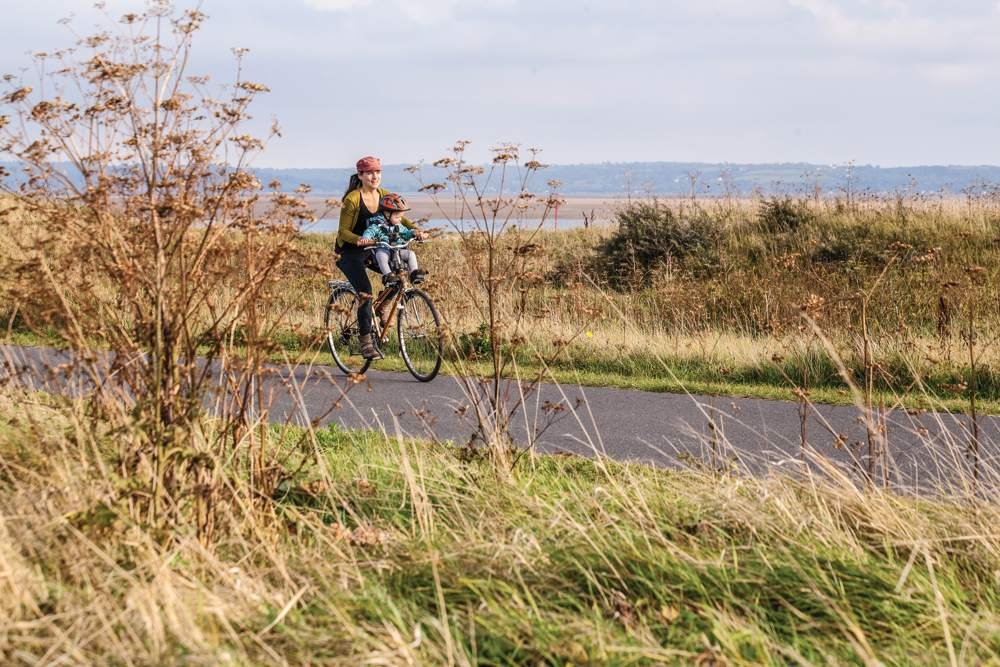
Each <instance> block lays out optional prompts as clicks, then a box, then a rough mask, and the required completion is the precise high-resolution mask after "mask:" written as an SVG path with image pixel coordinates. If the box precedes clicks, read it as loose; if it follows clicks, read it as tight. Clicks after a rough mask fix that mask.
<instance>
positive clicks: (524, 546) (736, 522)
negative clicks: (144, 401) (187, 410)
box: [0, 397, 1000, 665]
mask: <svg viewBox="0 0 1000 667" xmlns="http://www.w3.org/2000/svg"><path fill="white" fill-rule="evenodd" d="M74 414H76V413H75V411H74V409H72V408H71V407H70V406H64V405H60V404H58V402H53V401H51V400H47V402H46V403H45V404H37V405H32V399H30V398H29V399H28V400H24V398H23V397H22V398H20V399H19V400H18V402H17V403H16V404H15V403H14V402H13V401H12V399H8V398H4V399H3V400H2V401H0V470H2V471H3V472H2V473H0V510H2V512H0V517H2V522H0V532H3V533H4V535H3V536H2V537H3V540H2V541H0V566H3V567H2V568H0V571H2V572H13V573H15V574H17V575H18V576H16V577H13V578H10V577H9V578H0V593H3V596H2V597H0V600H2V601H0V605H2V607H0V608H2V609H3V610H4V611H6V615H4V616H0V619H2V620H0V628H3V630H4V631H3V632H2V633H0V659H2V661H3V662H5V663H6V662H11V661H12V660H22V661H28V662H30V661H33V660H37V659H38V658H40V657H41V655H42V654H43V653H45V652H46V651H50V653H49V654H48V658H49V659H50V660H53V661H55V660H58V659H60V658H65V659H67V660H69V661H76V662H81V661H83V662H107V661H112V662H119V663H121V664H125V663H126V662H127V661H130V662H140V663H155V664H216V663H219V662H224V661H226V660H227V659H228V660H229V661H230V662H233V663H235V664H273V663H275V662H280V661H282V660H286V661H288V662H290V663H293V664H303V663H312V664H317V663H321V664H344V665H347V664H361V663H364V662H369V663H378V664H406V663H412V664H449V663H453V664H470V665H471V664H482V665H537V664H546V665H549V664H551V665H567V664H574V665H584V664H595V665H596V664H601V665H605V664H607V665H646V664H657V663H660V664H678V665H682V664H694V663H696V662H699V661H700V664H731V665H757V664H774V665H784V664H862V663H867V664H876V662H880V663H881V664H887V665H940V664H947V663H948V661H949V651H953V652H954V654H955V655H956V656H958V655H961V656H962V657H963V660H964V661H965V664H992V665H995V664H997V662H996V655H997V654H998V653H1000V585H998V580H997V577H998V576H1000V573H998V569H997V564H998V562H1000V557H998V556H1000V541H998V540H1000V536H998V535H997V534H996V525H998V523H997V522H998V519H1000V507H998V506H997V505H996V504H995V503H992V502H983V503H980V504H979V505H978V506H977V507H976V508H975V509H973V508H971V507H969V506H968V505H967V504H965V503H963V502H959V501H950V500H947V499H940V500H934V499H914V498H904V497H899V496H895V495H892V494H889V493H884V492H881V491H877V490H876V491H870V492H858V491H856V490H854V489H851V488H843V487H837V486H833V485H828V484H824V483H821V482H819V481H817V480H808V479H806V480H796V479H790V478H787V477H778V476H774V477H769V478H764V479H752V478H743V477H739V476H732V475H727V476H709V475H706V474H703V473H700V472H697V471H667V470H660V469H654V468H649V467H644V466H638V465H624V464H616V463H613V462H609V461H592V460H586V459H580V458H574V457H549V456H533V457H530V458H527V459H523V460H522V462H521V463H520V464H519V465H518V466H517V467H515V468H514V470H513V471H509V472H508V471H500V470H497V469H496V468H494V467H493V465H492V464H491V463H490V462H489V460H488V459H487V458H485V457H483V456H480V455H477V454H476V453H475V452H469V451H468V450H463V449H455V448H453V447H450V446H448V445H447V444H434V443H427V442H419V441H411V440H398V439H396V438H391V437H385V436H383V435H382V434H379V433H372V432H351V431H344V430H340V429H336V428H329V429H325V430H320V431H317V432H315V434H314V437H310V436H309V434H307V433H304V432H302V431H298V430H297V429H286V430H284V431H282V433H283V441H280V442H279V441H278V440H276V441H275V442H274V443H273V444H274V446H275V447H284V448H287V447H288V446H289V444H290V443H310V442H311V443H312V444H311V445H308V444H303V445H302V446H303V453H305V454H306V455H307V456H306V460H307V464H306V465H305V466H304V467H303V468H301V470H299V472H298V473H297V474H296V475H295V476H294V477H293V478H291V479H289V480H288V481H287V482H285V483H284V484H283V485H282V486H281V487H280V491H279V493H278V494H277V495H276V496H275V498H273V499H272V500H270V501H269V502H268V503H266V504H260V503H257V504H256V505H255V507H256V509H253V508H251V507H250V506H247V505H241V504H240V503H235V504H234V506H233V508H232V510H231V511H232V521H231V523H230V524H228V529H227V530H226V531H221V532H220V533H218V534H217V535H216V536H215V537H214V538H213V539H212V540H210V541H209V542H207V543H199V542H198V541H197V540H195V539H194V538H193V536H192V535H191V534H190V528H189V527H187V526H185V525H183V524H182V525H179V526H177V527H176V535H175V537H174V539H173V540H172V541H171V543H170V545H169V546H167V547H161V546H158V545H157V542H156V541H154V540H152V539H150V537H149V535H148V534H147V532H146V529H145V528H144V527H143V526H142V525H141V524H139V523H136V522H135V521H134V520H133V519H131V518H130V515H129V513H128V512H127V509H126V508H125V507H124V505H123V504H122V500H121V499H120V498H121V496H120V495H116V494H115V493H114V492H113V491H112V490H113V489H114V488H116V484H117V482H116V480H115V479H113V474H112V475H111V477H108V473H107V472H103V473H102V472H101V471H99V469H98V468H97V462H96V461H94V460H89V461H88V460H87V457H86V456H85V455H83V454H75V453H74V452H75V449H74V448H75V447H76V446H78V445H74V444H72V443H71V442H69V441H67V440H66V437H67V434H69V433H73V432H76V431H77V430H76V429H75V428H74V427H73V424H74V423H75V421H76V418H75V417H73V415H74ZM206 426H207V427H208V428H211V426H210V423H206ZM273 433H274V434H275V436H276V437H277V434H278V433H279V431H277V430H275V431H273ZM108 437H110V436H102V440H101V442H100V443H99V446H98V449H100V450H102V451H106V452H111V451H113V446H112V442H111V441H109V440H107V439H106V438H108ZM111 470H113V466H112V467H111ZM238 495H239V494H238ZM931 568H933V570H932V569H931ZM932 571H933V574H932ZM54 638H58V640H57V641H55V640H54ZM991 660H992V661H993V662H990V661H991Z"/></svg>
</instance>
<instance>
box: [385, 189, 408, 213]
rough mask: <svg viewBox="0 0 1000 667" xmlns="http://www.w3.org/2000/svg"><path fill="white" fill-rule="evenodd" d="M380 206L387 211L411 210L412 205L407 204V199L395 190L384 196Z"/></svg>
mask: <svg viewBox="0 0 1000 667" xmlns="http://www.w3.org/2000/svg"><path fill="white" fill-rule="evenodd" d="M379 206H380V207H381V208H382V210H385V211H409V210H410V207H409V206H407V204H406V200H405V199H403V198H402V197H400V196H399V195H397V194H396V193H395V192H390V193H389V194H387V195H385V196H384V197H382V199H381V201H379Z"/></svg>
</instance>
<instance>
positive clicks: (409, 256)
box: [399, 250, 420, 273]
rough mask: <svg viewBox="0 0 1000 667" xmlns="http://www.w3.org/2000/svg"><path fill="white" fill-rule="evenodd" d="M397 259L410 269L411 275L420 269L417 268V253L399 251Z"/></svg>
mask: <svg viewBox="0 0 1000 667" xmlns="http://www.w3.org/2000/svg"><path fill="white" fill-rule="evenodd" d="M399 257H400V259H402V260H403V261H404V262H406V264H407V266H408V267H409V268H410V273H413V272H414V271H416V270H417V269H418V268H420V267H419V266H417V253H415V252H413V251H412V250H400V251H399Z"/></svg>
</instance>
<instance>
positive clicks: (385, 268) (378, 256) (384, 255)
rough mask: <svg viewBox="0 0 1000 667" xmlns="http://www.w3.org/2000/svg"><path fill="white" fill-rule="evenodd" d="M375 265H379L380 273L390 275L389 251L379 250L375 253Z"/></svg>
mask: <svg viewBox="0 0 1000 667" xmlns="http://www.w3.org/2000/svg"><path fill="white" fill-rule="evenodd" d="M375 263H376V264H378V270H379V273H381V274H382V275H383V276H387V275H389V251H388V250H385V249H384V248H379V249H378V250H376V251H375Z"/></svg>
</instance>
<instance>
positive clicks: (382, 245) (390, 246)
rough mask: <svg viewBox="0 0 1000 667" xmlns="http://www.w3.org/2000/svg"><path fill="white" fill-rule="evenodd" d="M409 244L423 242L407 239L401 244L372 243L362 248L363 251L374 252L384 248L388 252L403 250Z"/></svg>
mask: <svg viewBox="0 0 1000 667" xmlns="http://www.w3.org/2000/svg"><path fill="white" fill-rule="evenodd" d="M411 243H423V241H421V240H419V239H415V238H414V239H409V240H407V241H402V242H401V243H389V242H388V241H376V242H375V243H373V244H371V245H369V246H364V249H365V250H374V249H375V248H386V249H388V250H405V249H406V246H408V245H410V244H411Z"/></svg>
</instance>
